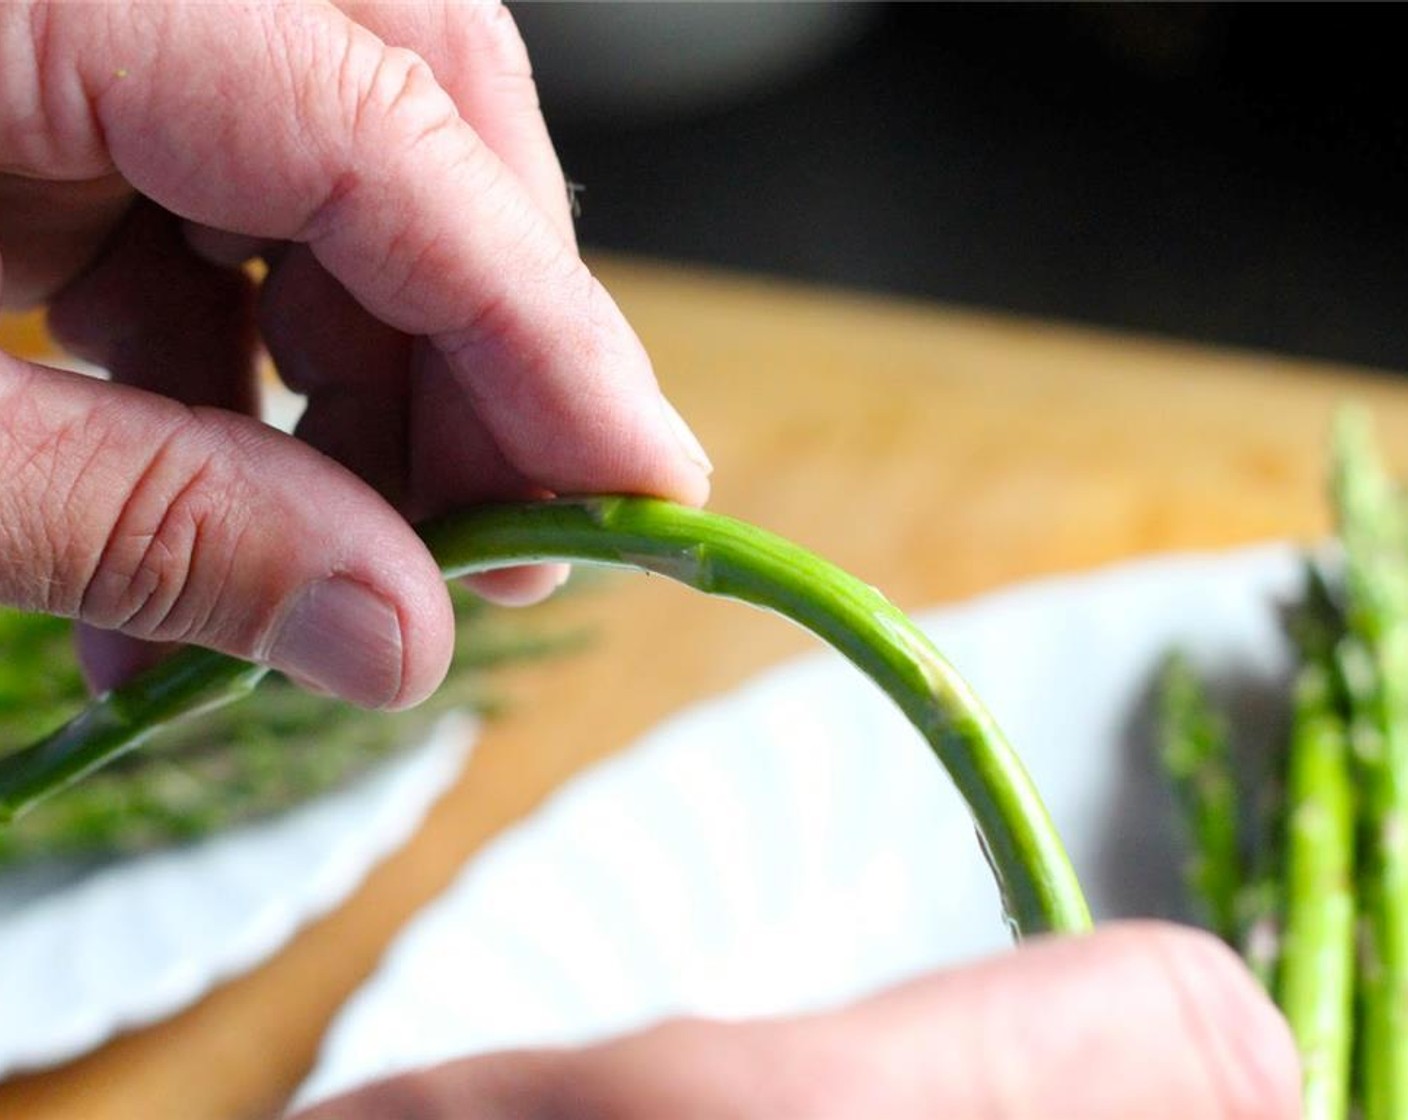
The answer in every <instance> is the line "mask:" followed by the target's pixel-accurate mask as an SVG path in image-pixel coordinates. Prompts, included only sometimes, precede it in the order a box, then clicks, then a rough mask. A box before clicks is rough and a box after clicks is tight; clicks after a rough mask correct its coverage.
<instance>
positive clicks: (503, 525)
mask: <svg viewBox="0 0 1408 1120" xmlns="http://www.w3.org/2000/svg"><path fill="white" fill-rule="evenodd" d="M423 536H424V538H425V540H426V543H427V544H428V545H429V547H430V550H431V552H432V554H433V555H434V556H435V557H436V559H437V561H438V562H439V563H440V566H441V568H442V570H443V571H444V573H445V575H446V576H447V578H454V577H458V576H461V575H467V574H469V573H472V572H480V571H487V570H490V569H493V568H498V567H504V566H508V565H516V564H523V563H533V562H539V561H549V560H553V561H556V560H565V561H571V562H576V563H586V564H601V565H607V566H614V567H632V568H640V569H644V570H646V571H651V572H656V573H659V574H662V575H666V576H669V577H671V578H673V579H675V580H678V581H679V582H681V583H684V584H686V585H688V586H690V587H694V588H697V589H698V590H700V591H704V592H706V593H708V594H712V595H720V596H724V597H728V598H733V599H738V600H742V601H744V602H748V603H752V604H754V605H755V606H759V607H763V608H766V609H770V610H772V611H775V612H776V613H778V614H781V615H783V616H784V617H786V618H789V619H791V620H792V621H794V622H796V623H798V624H800V625H801V626H803V627H805V628H806V629H808V630H810V631H811V632H813V633H814V634H816V635H817V636H818V637H819V638H821V639H822V640H823V641H825V642H827V643H829V644H830V645H832V646H833V647H835V648H836V649H837V650H838V651H839V652H841V653H842V654H843V655H844V656H846V657H847V658H848V659H849V660H851V661H852V662H853V663H854V664H855V665H856V666H857V667H858V668H860V669H861V670H862V671H863V672H864V673H866V674H867V675H868V676H870V677H871V678H872V679H873V680H874V681H875V683H876V684H877V685H879V687H880V688H881V689H883V690H884V691H885V692H886V693H887V694H888V695H889V696H890V697H891V698H892V699H893V700H894V701H895V703H896V704H897V705H898V706H899V707H900V709H901V710H902V711H903V712H904V714H905V715H906V716H907V717H908V718H909V720H910V722H911V723H913V724H914V726H915V727H916V728H917V729H918V730H919V732H920V733H921V734H922V735H923V736H924V738H925V739H926V740H927V742H928V743H929V745H930V747H931V749H932V750H933V752H934V753H935V755H936V756H937V757H938V759H939V761H940V762H941V763H942V765H943V766H944V767H945V768H946V770H947V771H948V773H949V774H950V776H951V777H952V779H953V781H954V783H955V785H956V786H957V787H958V790H959V792H960V793H961V794H962V796H963V797H964V799H965V801H966V802H967V804H968V807H969V810H970V812H971V813H972V814H973V817H974V821H975V824H976V826H977V831H978V835H979V838H980V840H981V842H982V845H983V850H984V852H985V854H986V856H987V858H988V860H989V863H990V864H991V865H992V868H993V871H994V874H995V876H996V878H997V881H998V887H999V891H1000V894H1001V896H1002V903H1003V909H1004V913H1005V915H1006V916H1007V919H1008V921H1009V923H1010V924H1011V926H1012V928H1013V931H1014V933H1015V934H1017V935H1018V936H1022V935H1028V934H1035V933H1040V932H1045V931H1065V932H1073V931H1080V930H1085V929H1087V928H1089V925H1090V915H1089V910H1088V909H1087V906H1086V903H1085V899H1084V897H1083V895H1082V893H1081V890H1080V885H1079V883H1078V881H1077V879H1076V876H1075V872H1074V870H1073V869H1072V867H1071V864H1070V861H1069V859H1068V857H1067V855H1066V852H1065V849H1064V848H1063V846H1062V844H1061V841H1060V838H1059V836H1058V835H1057V833H1056V830H1055V828H1054V827H1053V825H1052V823H1051V820H1050V817H1049V816H1048V815H1047V812H1046V809H1045V807H1044V806H1043V804H1042V803H1041V800H1040V798H1039V796H1038V795H1037V792H1036V789H1035V787H1034V786H1033V784H1032V782H1031V780H1030V778H1029V776H1028V775H1027V773H1026V771H1025V769H1024V768H1023V767H1022V765H1021V762H1020V760H1019V759H1018V757H1017V756H1016V754H1015V753H1014V752H1013V750H1012V749H1011V747H1010V746H1009V744H1008V743H1007V741H1006V739H1005V738H1004V737H1003V735H1002V733H1001V731H1000V730H999V729H998V727H997V725H996V723H995V721H994V720H993V719H992V717H991V716H990V715H989V713H988V712H987V711H986V709H985V708H984V707H983V706H982V704H981V703H980V702H979V700H978V698H977V697H976V696H975V695H974V694H973V693H972V691H971V690H970V689H969V688H968V686H967V685H966V683H965V682H964V681H963V680H962V679H961V678H960V677H959V676H958V674H957V673H956V672H955V671H954V669H953V668H952V666H950V665H949V664H948V662H947V661H945V660H944V658H943V657H942V656H941V655H940V654H939V653H938V651H937V650H935V649H934V647H933V645H932V644H931V643H930V642H929V641H928V639H927V638H925V637H924V635H923V634H922V633H921V632H920V631H919V630H918V629H917V628H916V627H915V626H914V625H913V624H912V623H911V622H910V621H909V620H908V619H907V618H906V617H905V616H904V615H903V614H902V613H901V612H900V611H898V610H897V609H896V608H895V607H893V606H892V605H891V604H890V603H889V602H888V600H886V599H885V598H884V596H882V595H881V594H880V593H879V592H878V591H876V590H875V589H874V588H872V587H870V586H868V585H866V584H864V583H862V582H861V581H859V580H857V579H855V578H854V577H852V576H849V575H847V574H846V573H845V572H843V571H841V570H840V569H838V568H836V567H835V566H834V565H831V564H829V563H827V562H826V561H824V560H822V559H821V558H819V557H817V556H815V555H813V554H812V553H809V552H807V551H806V550H804V549H802V548H800V547H798V546H797V545H794V544H791V543H790V542H788V541H785V540H783V539H781V538H779V537H776V536H774V535H772V534H769V533H766V532H764V531H763V530H761V529H758V528H755V527H753V526H751V525H747V524H745V523H743V522H739V521H735V520H733V519H730V518H725V517H721V516H718V515H715V514H710V513H705V512H702V511H698V510H691V509H686V508H683V507H680V506H677V505H674V504H672V503H669V502H663V501H658V500H653V499H647V498H632V497H595V498H583V499H564V500H557V501H551V502H540V503H531V504H526V505H510V506H491V507H482V508H480V509H476V510H472V511H470V512H467V513H463V514H458V515H455V516H453V517H448V518H443V519H440V520H438V521H435V522H433V523H431V524H429V525H427V526H425V527H424V528H423ZM263 672H264V670H263V669H261V668H259V667H255V666H250V665H246V664H244V663H242V662H239V661H237V660H235V659H233V658H229V657H224V656H222V655H220V654H215V653H212V652H210V651H207V650H191V651H185V652H183V653H181V654H179V655H178V656H176V657H174V658H173V659H172V660H171V661H170V662H168V663H166V664H165V665H162V666H159V667H157V668H156V669H155V670H152V671H151V672H149V673H148V674H145V675H144V676H142V677H140V678H138V679H136V680H134V681H133V682H131V683H130V684H127V685H124V686H123V687H121V688H118V689H115V690H113V691H112V692H110V693H108V694H106V695H105V696H102V697H99V698H98V699H97V700H96V701H94V703H93V704H91V705H90V706H89V707H88V708H87V709H85V710H84V711H83V712H82V713H81V714H80V715H79V716H78V717H77V718H76V719H75V720H73V721H72V722H70V723H69V724H67V725H65V726H64V727H63V728H60V729H59V730H58V731H57V732H55V733H54V734H53V735H52V736H50V737H49V738H47V739H45V740H43V741H41V742H39V743H37V744H35V745H34V746H32V747H28V748H25V749H24V750H21V751H19V752H17V753H15V754H12V755H9V756H8V757H5V758H2V759H0V821H3V819H5V818H6V817H13V816H15V815H17V814H19V813H22V812H24V811H25V810H26V809H27V808H29V807H30V806H32V805H34V804H35V803H37V802H38V801H40V800H43V799H44V798H46V797H48V796H50V795H51V794H53V793H54V792H56V791H57V790H59V789H61V788H64V787H66V786H68V785H70V784H72V783H73V782H75V781H77V780H79V779H80V778H82V777H83V776H85V775H87V774H89V773H91V772H92V771H94V770H96V769H97V768H99V767H101V766H102V765H104V764H105V763H106V762H108V761H110V760H111V759H112V758H114V757H117V756H119V755H121V754H123V753H125V752H126V751H128V750H131V749H132V748H133V747H134V746H136V745H138V744H139V743H141V742H142V741H143V740H144V739H146V738H147V737H149V735H150V734H151V733H152V730H153V729H154V728H155V727H157V726H159V725H161V724H164V723H167V722H169V721H171V720H175V719H181V718H185V717H187V716H188V715H191V714H193V713H196V712H200V711H203V710H207V709H210V708H212V707H214V706H217V705H221V704H224V703H228V702H230V701H231V700H233V699H237V698H239V697H240V696H242V695H245V694H247V693H248V692H249V691H251V690H252V689H253V688H254V687H255V685H256V684H257V683H258V681H259V678H260V677H261V676H262V675H263Z"/></svg>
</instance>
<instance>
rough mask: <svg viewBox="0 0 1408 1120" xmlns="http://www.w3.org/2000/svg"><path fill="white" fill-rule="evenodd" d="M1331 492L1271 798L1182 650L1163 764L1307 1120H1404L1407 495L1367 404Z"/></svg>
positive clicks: (1207, 903) (1302, 617)
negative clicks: (1295, 1057) (1327, 554)
mask: <svg viewBox="0 0 1408 1120" xmlns="http://www.w3.org/2000/svg"><path fill="white" fill-rule="evenodd" d="M1331 500H1332V506H1333V510H1334V516H1335V524H1336V532H1337V536H1338V543H1339V551H1338V555H1336V556H1335V557H1333V558H1331V559H1329V560H1328V562H1327V563H1326V565H1324V566H1322V564H1321V563H1320V562H1318V561H1316V560H1314V559H1309V558H1308V559H1307V561H1306V575H1305V591H1304V594H1303V596H1302V598H1301V601H1300V602H1299V603H1297V604H1296V605H1295V607H1294V609H1293V610H1292V611H1291V612H1290V614H1289V616H1288V618H1289V633H1290V636H1291V638H1292V639H1293V641H1294V645H1295V649H1296V653H1297V668H1296V673H1295V680H1294V687H1293V697H1292V701H1291V712H1290V727H1289V734H1288V736H1287V739H1286V742H1285V744H1284V750H1283V751H1282V752H1279V753H1278V754H1277V756H1276V757H1275V758H1274V759H1271V760H1269V763H1270V765H1269V768H1268V772H1267V773H1266V774H1264V775H1258V780H1257V781H1255V782H1253V783H1251V784H1252V785H1254V786H1256V787H1258V789H1259V792H1260V793H1261V794H1262V795H1263V796H1262V797H1260V798H1259V799H1256V798H1255V797H1254V795H1253V794H1250V793H1245V794H1243V793H1239V787H1240V788H1241V789H1245V788H1246V787H1247V785H1248V783H1246V782H1241V783H1239V782H1238V780H1237V774H1236V772H1235V768H1234V766H1233V762H1232V750H1231V746H1230V742H1231V740H1230V736H1229V728H1228V725H1227V720H1226V719H1225V718H1223V716H1222V715H1221V714H1220V713H1219V712H1218V711H1216V710H1215V708H1214V706H1213V704H1212V703H1211V702H1210V700H1209V697H1208V694H1207V692H1206V690H1205V689H1204V687H1203V685H1202V683H1201V682H1200V681H1199V680H1198V679H1197V678H1196V676H1195V675H1194V673H1193V671H1192V670H1191V668H1190V667H1189V665H1188V663H1187V661H1186V660H1185V659H1183V658H1182V657H1181V656H1179V655H1174V656H1173V657H1171V658H1170V660H1169V662H1168V663H1167V665H1166V666H1165V669H1164V672H1163V677H1162V681H1161V689H1160V701H1161V703H1160V709H1161V738H1162V760H1163V763H1164V768H1165V771H1166V772H1167V774H1168V776H1169V778H1170V780H1171V781H1172V783H1173V785H1174V788H1175V790H1176V791H1177V793H1178V795H1179V801H1180V802H1181V804H1182V807H1183V810H1184V817H1185V821H1186V825H1187V827H1186V830H1185V831H1186V834H1187V837H1188V841H1189V846H1190V848H1191V852H1192V855H1191V858H1190V860H1189V863H1188V868H1187V876H1186V877H1187V883H1188V886H1189V889H1190V894H1191V895H1192V896H1193V898H1194V899H1195V900H1196V901H1197V903H1198V904H1199V906H1200V908H1201V910H1202V917H1203V919H1204V920H1205V921H1206V923H1207V924H1208V926H1209V927H1210V928H1211V929H1213V930H1214V931H1215V932H1217V933H1218V934H1220V935H1221V936H1222V937H1223V938H1225V939H1226V940H1227V941H1229V942H1230V943H1232V944H1233V945H1235V946H1236V947H1238V948H1239V949H1240V950H1241V951H1242V952H1243V953H1244V955H1245V956H1246V958H1247V960H1248V962H1249V963H1250V965H1251V967H1252V969H1253V971H1255V972H1256V973H1257V974H1258V975H1259V976H1260V977H1261V978H1262V979H1263V981H1264V982H1265V983H1266V984H1267V986H1268V988H1269V989H1270V991H1271V992H1272V994H1273V995H1274V996H1275V998H1276V1000H1277V1002H1278V1004H1279V1005H1280V1007H1281V1009H1282V1010H1283V1011H1284V1013H1285V1015H1286V1017H1287V1019H1288V1021H1289V1023H1290V1026H1291V1030H1292V1032H1293V1033H1294V1035H1295V1038H1296V1042H1297V1044H1298V1046H1299V1048H1300V1052H1301V1059H1302V1064H1303V1070H1304V1088H1303V1094H1304V1114H1305V1116H1306V1118H1307V1120H1346V1118H1347V1117H1349V1116H1351V1115H1354V1116H1362V1117H1364V1120H1402V1118H1403V1117H1405V1116H1408V503H1406V502H1405V499H1404V496H1403V493H1402V491H1401V490H1400V488H1399V486H1398V485H1397V484H1396V483H1395V482H1394V480H1393V479H1392V478H1391V477H1390V476H1389V474H1388V473H1387V471H1386V470H1385V468H1384V466H1383V464H1382V462H1381V461H1380V458H1379V455H1378V452H1377V450H1376V448H1375V446H1374V442H1373V438H1372V433H1371V431H1370V426H1369V422H1368V420H1367V418H1366V417H1365V416H1364V415H1363V414H1362V413H1360V412H1358V411H1346V412H1345V413H1343V414H1342V415H1341V416H1340V418H1339V420H1338V422H1337V424H1336V428H1335V432H1334V438H1333V448H1332V470H1331ZM1327 569H1328V570H1327ZM1268 791H1270V792H1271V793H1272V796H1271V797H1269V798H1268V797H1265V796H1264V795H1265V794H1266V793H1267V792H1268ZM1247 798H1253V799H1254V800H1258V801H1259V803H1249V802H1248V800H1247Z"/></svg>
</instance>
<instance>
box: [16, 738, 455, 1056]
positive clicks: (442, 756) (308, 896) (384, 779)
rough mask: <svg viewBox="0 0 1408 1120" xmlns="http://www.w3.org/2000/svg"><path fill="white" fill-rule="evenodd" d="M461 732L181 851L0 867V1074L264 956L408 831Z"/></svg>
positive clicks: (447, 770) (145, 1018) (84, 1046)
mask: <svg viewBox="0 0 1408 1120" xmlns="http://www.w3.org/2000/svg"><path fill="white" fill-rule="evenodd" d="M473 735H474V725H473V722H472V721H471V720H469V719H468V718H466V717H463V716H453V717H449V718H447V719H444V720H442V721H440V722H439V723H438V724H437V726H436V728H435V730H434V732H433V733H432V734H431V736H430V737H429V738H428V739H427V741H426V742H425V744H424V745H422V746H418V747H416V748H414V749H413V750H411V751H410V752H409V753H408V754H406V755H405V756H403V757H401V758H398V759H397V760H396V761H395V762H393V763H390V764H388V765H385V766H383V767H381V768H380V769H378V770H377V771H376V772H375V773H373V774H371V775H368V776H367V777H366V778H364V779H362V780H361V781H359V782H357V783H355V784H354V785H352V786H349V787H348V788H346V789H344V790H341V791H339V792H337V793H334V794H330V795H328V796H326V797H322V798H320V799H318V800H317V801H314V802H310V803H309V804H307V805H304V806H302V807H300V808H298V809H296V810H293V811H291V812H288V813H284V814H282V815H280V816H278V817H275V818H271V819H269V820H266V821H263V822H260V823H258V824H251V825H248V826H245V827H242V828H239V829H235V830H232V831H230V832H228V833H224V834H221V835H219V836H215V837H212V838H211V839H209V840H206V841H203V842H201V843H199V844H194V845H191V846H189V847H182V848H173V849H167V850H164V851H161V852H157V853H153V854H151V855H146V856H141V857H138V858H134V859H127V860H122V861H118V862H113V863H110V864H108V865H106V866H102V867H99V868H97V869H92V868H84V867H82V866H79V865H76V864H60V863H51V864H46V865H44V866H33V867H29V868H27V869H22V870H16V871H12V872H9V873H6V874H2V875H0V1076H3V1075H4V1074H6V1073H8V1072H13V1071H15V1070H19V1069H29V1068H35V1067H40V1066H46V1065H51V1064H54V1063H57V1062H60V1061H64V1060H67V1059H69V1058H72V1057H75V1056H77V1055H79V1054H81V1053H83V1052H84V1051H86V1050H89V1049H91V1048H92V1047H94V1046H97V1045H99V1044H100V1043H102V1042H103V1041H105V1040H106V1039H108V1038H109V1037H111V1036H112V1035H113V1034H115V1033H116V1032H118V1031H120V1030H122V1029H125V1028H128V1027H134V1026H138V1025H141V1024H143V1023H149V1022H153V1021H155V1020H157V1019H160V1018H163V1017H164V1016H167V1015H170V1014H172V1013H173V1012H175V1011H178V1010H180V1009H181V1008H183V1007H185V1006H186V1005H188V1004H190V1003H192V1002H194V1001H195V1000H196V999H198V998H199V997H200V996H201V995H203V994H204V993H205V992H207V991H209V990H210V988H211V987H213V986H214V985H215V984H216V983H218V982H219V981H221V980H224V979H227V978H229V977H230V976H233V975H235V974H237V973H239V972H241V971H244V970H246V969H249V968H251V967H253V966H254V965H256V964H258V963H259V962H261V961H263V960H265V959H266V958H268V957H269V956H271V955H272V954H273V953H274V952H275V951H277V950H278V949H279V948H280V947H281V946H282V945H283V944H284V943H285V942H286V941H287V940H288V939H289V938H290V937H291V936H292V935H293V934H294V933H295V932H296V931H297V930H298V929H299V928H300V927H302V926H303V925H304V924H306V923H307V922H308V921H310V920H311V919H313V918H315V917H317V916H319V915H320V914H323V913H325V912H326V911H328V910H330V909H331V908H332V907H334V906H336V905H337V904H338V903H339V902H340V901H342V900H343V899H345V898H346V897H347V896H348V895H350V894H351V893H352V891H353V890H354V889H355V888H356V887H357V885H358V884H359V883H360V882H361V881H362V880H363V878H364V877H365V876H366V874H367V872H368V871H369V870H371V868H372V867H373V866H374V865H375V864H376V863H377V862H378V861H379V860H380V859H382V858H383V857H384V856H385V855H386V854H387V853H389V852H390V851H392V850H393V849H395V848H396V847H397V846H399V845H400V844H401V843H403V842H404V841H405V840H406V839H407V838H408V837H409V836H410V834H411V833H412V831H413V830H414V829H415V827H416V825H417V823H418V822H419V821H420V820H421V818H422V817H423V815H424V813H425V811H426V809H427V808H429V806H430V805H431V803H432V802H433V801H434V800H435V799H436V797H437V796H438V795H439V794H440V793H441V792H442V791H443V790H444V789H445V788H446V787H447V786H448V785H449V783H450V781H451V780H452V779H453V778H454V776H455V775H456V774H457V773H458V772H459V770H460V768H461V767H462V766H463V764H464V760H465V757H466V753H467V751H468V750H469V749H470V745H471V742H472V739H473ZM295 747H296V744H294V745H292V746H291V747H290V749H294V748H295Z"/></svg>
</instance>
